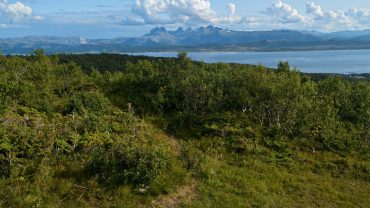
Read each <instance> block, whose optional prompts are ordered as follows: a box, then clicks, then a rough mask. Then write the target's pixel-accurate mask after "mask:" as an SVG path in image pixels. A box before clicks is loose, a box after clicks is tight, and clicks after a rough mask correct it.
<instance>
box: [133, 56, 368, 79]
mask: <svg viewBox="0 0 370 208" xmlns="http://www.w3.org/2000/svg"><path fill="white" fill-rule="evenodd" d="M133 55H147V56H156V57H176V56H177V53H176V52H147V53H133ZM189 57H190V58H192V59H193V60H197V61H205V62H208V63H217V62H225V63H241V64H262V65H265V66H268V67H276V65H277V63H278V62H279V61H288V62H289V63H290V65H291V66H292V67H297V68H298V69H299V70H300V71H301V72H306V73H341V74H349V73H370V50H330V51H287V52H285V51H284V52H190V53H189Z"/></svg>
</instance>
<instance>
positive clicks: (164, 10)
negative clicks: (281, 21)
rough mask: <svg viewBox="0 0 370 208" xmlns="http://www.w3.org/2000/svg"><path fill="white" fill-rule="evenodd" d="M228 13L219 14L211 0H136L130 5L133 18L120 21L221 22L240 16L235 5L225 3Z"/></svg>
mask: <svg viewBox="0 0 370 208" xmlns="http://www.w3.org/2000/svg"><path fill="white" fill-rule="evenodd" d="M227 8H228V11H229V15H228V16H220V15H218V14H217V13H216V12H215V11H214V10H213V9H212V8H211V0H136V3H135V4H134V5H133V6H132V12H133V14H135V15H136V17H135V18H127V19H126V20H124V21H123V22H122V23H123V24H129V25H135V24H149V25H157V24H176V23H182V24H189V25H191V24H199V23H207V24H208V23H210V24H223V23H237V22H240V21H241V19H242V18H241V17H240V16H238V15H237V14H236V5H235V4H233V3H229V4H228V5H227Z"/></svg>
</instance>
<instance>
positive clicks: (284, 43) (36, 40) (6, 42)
mask: <svg viewBox="0 0 370 208" xmlns="http://www.w3.org/2000/svg"><path fill="white" fill-rule="evenodd" d="M38 48H42V49H44V50H45V51H46V52H47V53H86V52H89V53H100V52H118V53H125V52H147V51H152V52H155V51H180V50H186V51H286V50H335V49H370V30H361V31H341V32H332V33H322V32H318V31H294V30H270V31H235V30H228V29H222V28H219V27H213V26H208V27H200V28H196V29H192V28H190V27H189V28H178V29H177V30H172V31H170V30H167V29H165V28H163V27H157V28H154V29H152V30H151V31H150V32H149V33H147V34H145V35H143V36H141V37H132V38H113V39H86V38H82V37H50V36H27V37H22V38H3V39H0V50H1V51H2V53H4V54H28V53H31V52H32V51H34V50H35V49H38Z"/></svg>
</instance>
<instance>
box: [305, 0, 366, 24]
mask: <svg viewBox="0 0 370 208" xmlns="http://www.w3.org/2000/svg"><path fill="white" fill-rule="evenodd" d="M306 13H307V14H309V15H311V16H312V17H313V20H312V22H313V24H314V25H315V26H316V27H320V28H323V29H327V30H333V29H336V28H343V29H351V28H356V27H361V26H360V24H361V23H360V22H359V18H358V17H363V15H366V12H365V10H363V9H361V10H358V9H352V10H350V11H349V12H344V11H342V10H324V9H322V8H321V6H320V5H318V4H316V3H314V2H307V3H306ZM356 16H357V17H356Z"/></svg>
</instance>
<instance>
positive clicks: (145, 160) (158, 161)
mask: <svg viewBox="0 0 370 208" xmlns="http://www.w3.org/2000/svg"><path fill="white" fill-rule="evenodd" d="M168 163H169V157H168V155H167V154H166V152H165V151H163V150H162V149H160V148H155V147H145V146H144V147H143V146H140V145H135V144H117V145H114V146H113V147H111V148H99V149H97V150H96V151H95V152H94V155H93V156H92V158H91V159H90V161H89V162H88V164H87V166H86V171H87V174H88V175H90V176H97V177H98V179H99V180H100V182H102V183H106V184H108V185H113V186H119V185H125V184H131V185H134V186H143V185H150V183H151V182H152V181H153V180H154V179H155V178H156V177H157V176H158V175H159V174H160V173H161V172H162V171H163V170H164V169H165V168H166V167H167V164H168Z"/></svg>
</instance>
